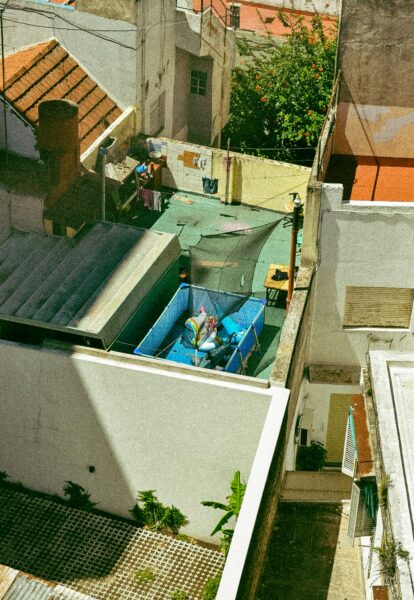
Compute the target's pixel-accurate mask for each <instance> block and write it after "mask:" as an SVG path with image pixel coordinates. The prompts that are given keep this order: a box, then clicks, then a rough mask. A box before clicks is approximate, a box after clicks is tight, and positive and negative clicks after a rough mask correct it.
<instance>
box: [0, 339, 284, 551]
mask: <svg viewBox="0 0 414 600" xmlns="http://www.w3.org/2000/svg"><path fill="white" fill-rule="evenodd" d="M154 362H155V361H151V360H148V359H147V360H146V359H139V358H138V357H132V356H131V357H127V358H126V359H125V357H124V356H122V355H112V354H110V355H107V354H105V353H103V352H91V351H90V352H87V351H83V350H81V349H76V350H75V349H74V350H73V351H72V352H70V351H64V350H63V349H61V350H57V349H52V348H39V347H38V348H35V347H28V346H23V345H19V344H13V343H11V342H4V341H2V342H0V378H1V381H2V386H1V390H0V457H1V458H0V470H3V471H6V472H7V473H8V474H9V476H10V477H11V479H13V480H19V481H21V482H22V483H23V484H24V485H26V486H28V487H29V488H33V489H37V490H41V491H43V492H47V493H57V494H61V493H62V486H63V484H64V481H65V480H69V479H70V480H72V481H74V482H76V483H78V484H80V485H83V486H84V487H85V488H87V489H88V490H89V491H90V493H91V496H92V499H93V500H94V501H96V502H99V508H100V509H103V510H108V511H111V512H114V513H117V514H120V515H125V516H128V509H129V508H131V507H132V505H133V503H134V498H135V495H136V492H137V490H145V489H155V490H157V493H158V496H159V498H160V499H161V500H162V501H163V502H165V503H167V504H171V503H173V504H174V505H176V506H178V507H179V508H180V509H181V510H182V511H183V512H184V513H185V514H186V515H187V516H188V517H189V519H190V525H189V526H188V528H187V533H189V534H191V535H194V536H197V537H201V538H204V539H207V540H210V541H211V539H210V537H209V534H210V532H211V530H212V528H213V526H214V525H215V523H216V522H217V521H218V519H219V517H220V514H219V512H218V511H214V510H211V509H207V508H205V507H203V506H201V504H200V502H201V501H202V500H218V501H224V500H225V498H226V496H227V495H228V492H229V484H230V481H231V479H232V476H233V474H234V472H235V471H236V470H238V469H239V470H240V471H241V473H242V475H243V477H244V478H245V479H246V481H247V479H248V478H249V474H250V470H251V467H252V464H253V460H254V456H255V453H256V449H257V446H258V444H259V440H260V436H261V432H262V428H263V425H264V422H265V419H266V415H267V413H268V409H269V406H270V403H271V401H272V398H273V399H276V400H277V398H280V399H281V401H283V402H285V401H286V390H283V389H282V388H271V389H269V388H266V387H265V386H264V385H263V383H260V382H257V381H255V380H251V379H249V378H245V377H241V376H230V377H228V376H226V375H223V374H217V375H213V376H212V373H211V372H206V371H202V370H201V369H195V368H192V367H188V368H187V369H185V368H184V369H181V368H177V366H175V368H174V367H171V368H170V367H169V366H163V365H162V363H160V362H157V364H156V366H153V365H154ZM180 371H181V372H180ZM89 465H93V466H95V468H96V471H95V473H93V474H91V473H89V472H88V466H89Z"/></svg>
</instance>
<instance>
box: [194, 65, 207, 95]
mask: <svg viewBox="0 0 414 600" xmlns="http://www.w3.org/2000/svg"><path fill="white" fill-rule="evenodd" d="M207 77H208V73H207V71H200V70H198V69H190V93H191V94H194V95H195V96H207Z"/></svg>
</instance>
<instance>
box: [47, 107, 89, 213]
mask: <svg viewBox="0 0 414 600" xmlns="http://www.w3.org/2000/svg"><path fill="white" fill-rule="evenodd" d="M78 112H79V109H78V105H77V104H75V102H72V101H71V100H45V101H44V102H41V103H40V104H39V131H38V138H37V139H38V145H39V151H40V157H41V158H42V159H43V160H44V162H45V164H46V166H47V169H48V173H49V181H50V191H49V194H48V197H47V199H46V206H50V205H51V204H53V203H54V202H56V200H58V199H59V198H60V197H61V196H62V195H63V194H64V193H65V192H66V191H67V190H68V189H69V188H70V186H71V185H72V183H73V182H74V181H75V179H76V178H77V177H78V176H79V174H80V141H79V116H78Z"/></svg>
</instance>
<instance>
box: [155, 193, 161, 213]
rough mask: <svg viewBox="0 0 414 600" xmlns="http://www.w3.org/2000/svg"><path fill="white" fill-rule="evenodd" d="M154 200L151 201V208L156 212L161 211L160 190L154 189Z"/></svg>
mask: <svg viewBox="0 0 414 600" xmlns="http://www.w3.org/2000/svg"><path fill="white" fill-rule="evenodd" d="M153 196H154V202H153V206H154V207H153V210H157V211H158V212H162V196H161V192H155V191H154V194H153Z"/></svg>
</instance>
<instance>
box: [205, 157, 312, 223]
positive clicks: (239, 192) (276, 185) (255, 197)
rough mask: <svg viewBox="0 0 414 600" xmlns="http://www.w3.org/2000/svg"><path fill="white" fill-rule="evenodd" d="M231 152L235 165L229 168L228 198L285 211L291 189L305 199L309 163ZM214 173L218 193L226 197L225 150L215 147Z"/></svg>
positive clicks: (222, 197) (223, 197) (221, 196)
mask: <svg viewBox="0 0 414 600" xmlns="http://www.w3.org/2000/svg"><path fill="white" fill-rule="evenodd" d="M230 156H231V157H232V158H231V161H232V165H231V169H230V171H229V196H228V199H229V200H232V201H233V202H242V203H243V204H250V205H252V206H257V207H260V208H267V209H269V210H278V211H282V212H287V211H286V203H287V202H288V201H289V200H290V199H291V196H289V193H291V192H299V195H300V197H301V199H302V201H305V199H306V188H307V186H308V180H309V176H310V169H309V168H308V167H301V166H298V165H293V164H290V163H283V162H278V161H275V160H269V159H265V158H257V157H254V156H249V155H246V154H239V153H235V152H231V153H230ZM212 177H213V178H217V179H218V181H219V188H218V196H219V197H220V198H221V199H222V200H223V201H224V199H225V192H226V152H225V151H222V150H214V151H213V172H212Z"/></svg>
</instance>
